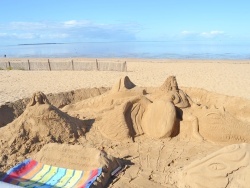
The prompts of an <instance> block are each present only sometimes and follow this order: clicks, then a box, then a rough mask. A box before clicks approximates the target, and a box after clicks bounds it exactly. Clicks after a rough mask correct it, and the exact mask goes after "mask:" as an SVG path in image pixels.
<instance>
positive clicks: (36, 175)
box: [2, 159, 102, 188]
mask: <svg viewBox="0 0 250 188" xmlns="http://www.w3.org/2000/svg"><path fill="white" fill-rule="evenodd" d="M101 172H102V169H101V168H98V169H94V170H91V171H81V170H71V169H66V168H59V167H55V166H50V165H46V164H42V163H39V162H37V161H35V160H32V159H27V160H25V161H23V162H22V163H20V164H18V165H16V166H15V167H13V168H12V169H10V170H9V171H8V172H7V173H6V175H5V176H4V177H3V178H2V181H3V182H6V183H10V184H13V185H18V186H20V187H29V188H31V187H32V188H34V187H41V188H50V187H55V188H59V187H67V188H70V187H80V188H87V187H90V186H91V185H92V184H93V182H94V181H96V179H97V177H98V176H100V174H101Z"/></svg>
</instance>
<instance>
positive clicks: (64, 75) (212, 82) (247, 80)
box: [0, 59, 250, 104]
mask: <svg viewBox="0 0 250 188" xmlns="http://www.w3.org/2000/svg"><path fill="white" fill-rule="evenodd" d="M9 60H11V59H9ZM84 60H85V61H88V60H89V59H83V61H84ZM98 60H99V59H98ZM0 61H6V60H5V59H0ZM92 61H95V60H92ZM100 61H115V62H117V61H120V62H124V61H126V62H127V68H128V71H127V72H106V71H51V72H49V71H14V70H11V71H0V86H1V87H0V96H1V97H0V104H3V103H5V102H9V101H15V100H17V99H21V98H24V97H30V96H31V95H32V94H33V93H34V92H36V91H39V90H41V91H43V92H44V93H45V94H48V93H57V92H62V91H71V90H75V89H80V88H93V87H111V86H112V85H113V84H114V83H115V82H116V80H117V79H119V78H120V77H121V76H125V75H127V76H129V78H130V79H131V80H132V81H133V82H135V83H136V85H138V86H143V87H150V86H153V87H154V86H159V85H161V84H162V83H163V82H164V80H165V79H166V77H167V76H169V75H175V76H176V77H177V78H178V83H179V86H185V87H195V88H203V89H206V90H208V91H214V92H216V93H221V94H224V95H229V96H239V97H244V98H248V99H250V87H247V86H249V85H250V61H243V60H241V61H236V60H230V61H229V60H147V59H100Z"/></svg>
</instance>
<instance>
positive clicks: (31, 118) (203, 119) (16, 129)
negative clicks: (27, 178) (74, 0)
mask: <svg viewBox="0 0 250 188" xmlns="http://www.w3.org/2000/svg"><path fill="white" fill-rule="evenodd" d="M228 110H229V111H228ZM90 122H91V123H90ZM249 127H250V122H249V121H243V120H242V118H240V117H239V115H236V114H235V112H233V111H231V109H227V108H224V106H220V107H215V106H209V105H208V104H207V103H205V102H204V103H200V102H195V100H193V99H192V96H190V95H188V94H187V93H186V92H184V90H182V89H180V88H179V87H178V84H177V80H176V78H175V77H174V76H170V77H168V78H167V79H166V81H165V82H164V83H163V84H162V85H161V86H160V87H156V88H153V89H148V88H141V87H138V86H136V84H134V83H133V82H132V81H130V79H129V78H128V77H127V76H125V77H122V78H120V79H119V81H118V82H117V83H116V84H115V85H114V86H113V87H112V88H111V89H110V90H109V91H107V92H105V93H103V94H100V95H99V96H95V97H90V98H88V99H84V100H81V101H78V102H76V103H74V104H69V105H66V106H64V107H63V108H61V109H59V108H57V107H55V106H53V105H51V104H50V102H49V101H48V99H47V97H46V95H44V94H43V93H42V92H37V93H35V94H34V95H33V96H32V98H31V100H30V103H29V104H28V105H27V107H26V109H25V111H24V112H23V114H21V115H20V116H19V117H18V118H17V119H15V120H14V121H13V122H11V123H9V124H8V125H6V126H4V127H2V128H1V131H0V138H1V139H0V142H1V145H2V147H1V148H0V152H1V153H2V157H1V158H0V164H1V166H0V169H1V171H2V172H4V171H6V170H7V169H9V168H10V167H12V166H13V165H14V164H16V163H17V162H18V161H21V160H23V159H25V158H27V157H31V156H32V157H34V158H35V159H37V160H38V161H41V162H44V163H48V164H50V165H58V166H62V167H65V168H77V167H79V168H87V167H88V165H89V167H90V168H94V167H101V168H103V170H104V172H105V173H104V174H103V175H102V176H101V177H100V178H99V179H98V181H97V183H95V186H97V187H103V186H106V185H112V186H114V187H116V186H117V187H121V186H127V187H147V186H151V187H152V186H155V187H164V186H171V187H186V186H190V187H199V186H200V185H203V182H204V181H203V180H204V178H205V179H206V181H207V183H206V185H208V187H211V186H213V185H215V186H221V187H226V186H227V185H228V184H230V186H234V185H243V187H244V186H245V185H247V182H246V179H245V178H244V177H245V176H244V174H249V168H248V166H249V164H248V162H247V161H248V158H249V156H248V155H249V147H250V146H249V145H248V144H239V145H233V146H227V147H226V148H225V149H222V150H219V149H221V147H222V146H225V145H227V144H230V143H242V142H250V136H249V132H250V130H249V129H250V128H249ZM51 143H56V144H51ZM212 143H213V144H216V145H213V147H212V146H211V144H212ZM73 145H74V146H73ZM183 145H185V147H183ZM39 150H41V151H40V152H38V151H39ZM216 150H218V151H217V152H216ZM72 151H75V152H78V151H79V154H75V156H74V157H75V159H74V162H72V160H71V159H70V158H73V157H67V156H64V155H63V153H65V152H66V153H72ZM86 151H88V152H87V153H91V154H90V155H89V156H88V157H87V158H88V159H87V160H86V161H89V164H87V163H88V162H83V163H82V164H81V162H80V161H81V160H80V158H81V157H79V155H81V156H84V153H86ZM213 152H215V153H214V154H211V153H213ZM73 153H74V152H73ZM227 153H230V156H232V158H230V159H228V158H227V155H228V154H227ZM50 154H53V156H55V157H52V156H51V155H50ZM77 156H78V157H77ZM93 156H96V157H93ZM91 157H93V160H92V158H91ZM203 158H204V159H203ZM81 159H82V158H81ZM63 161H64V162H63ZM82 161H84V160H82ZM196 161H197V162H196ZM235 161H237V162H235ZM122 165H125V167H124V170H123V172H122V173H121V174H120V176H119V177H118V180H114V181H111V180H110V178H111V174H112V172H114V170H116V169H117V168H118V167H120V168H121V166H122ZM230 165H231V166H230ZM227 166H230V168H227ZM243 166H244V169H242V170H240V171H239V170H238V169H240V168H242V167H243ZM203 168H205V169H208V170H207V171H203V170H200V169H203ZM209 170H211V172H210V171H209ZM212 171H214V172H212ZM193 174H195V177H196V178H194V179H193V178H190V177H193V176H194V175H193ZM211 174H212V175H213V176H211ZM229 174H230V175H229ZM217 176H219V177H220V178H219V179H218V178H217ZM243 176H244V177H243ZM242 177H243V178H242ZM180 178H181V179H183V181H181V182H180V181H178V179H180ZM215 179H216V181H215ZM231 180H234V181H231ZM212 181H215V183H214V184H209V183H210V182H212ZM210 185H211V186H210Z"/></svg>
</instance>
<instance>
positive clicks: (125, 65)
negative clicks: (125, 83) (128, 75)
mask: <svg viewBox="0 0 250 188" xmlns="http://www.w3.org/2000/svg"><path fill="white" fill-rule="evenodd" d="M122 71H123V72H127V62H126V61H125V63H123V70H122Z"/></svg>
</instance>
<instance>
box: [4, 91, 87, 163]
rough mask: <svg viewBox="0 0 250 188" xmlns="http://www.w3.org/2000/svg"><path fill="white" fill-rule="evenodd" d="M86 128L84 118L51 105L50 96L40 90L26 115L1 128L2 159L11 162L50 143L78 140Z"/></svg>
mask: <svg viewBox="0 0 250 188" xmlns="http://www.w3.org/2000/svg"><path fill="white" fill-rule="evenodd" d="M34 98H38V99H39V100H40V102H36V101H35V100H34ZM85 127H86V125H85V124H84V122H83V121H81V120H79V119H76V118H73V117H70V116H69V115H67V114H65V113H64V112H62V111H60V110H59V109H57V108H56V107H54V106H52V105H50V104H48V102H47V98H46V96H45V95H44V94H42V93H40V92H38V93H36V94H35V95H34V96H33V98H32V99H31V103H30V104H29V105H28V106H27V108H26V110H25V111H24V112H23V114H22V115H20V116H19V117H18V118H17V119H16V120H14V121H13V122H12V123H10V124H8V125H6V126H5V127H2V128H1V131H0V138H1V139H0V142H1V145H2V147H1V148H0V149H1V153H2V161H1V162H6V161H8V163H9V164H10V163H12V162H14V161H16V160H17V157H18V156H25V155H26V154H29V153H32V152H36V151H38V150H39V149H40V148H41V147H42V146H43V145H45V144H46V143H49V142H58V143H74V142H76V140H77V139H78V138H79V137H80V136H83V135H84V134H85ZM12 160H14V161H12ZM11 161H12V162H11ZM1 162H0V163H1Z"/></svg>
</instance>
